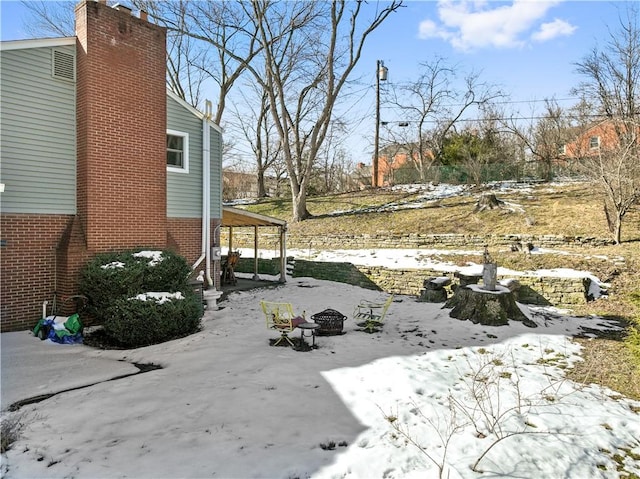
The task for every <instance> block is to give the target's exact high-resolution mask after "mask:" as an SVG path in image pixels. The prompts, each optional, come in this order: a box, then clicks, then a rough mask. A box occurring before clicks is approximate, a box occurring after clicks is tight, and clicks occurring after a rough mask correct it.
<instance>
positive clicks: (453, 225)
mask: <svg viewBox="0 0 640 479" xmlns="http://www.w3.org/2000/svg"><path fill="white" fill-rule="evenodd" d="M594 190H595V188H594V187H593V186H592V185H589V184H585V183H576V184H569V185H564V186H562V187H551V186H544V185H541V186H538V187H537V188H536V189H535V190H534V192H522V193H505V194H500V193H499V194H498V197H499V199H501V200H504V201H507V202H510V203H515V204H517V205H519V206H521V207H522V208H523V209H524V212H515V213H514V212H508V211H505V210H497V209H496V210H488V211H483V212H480V213H474V212H473V210H474V206H475V202H476V200H477V198H478V195H479V194H480V193H481V191H475V192H473V191H471V192H468V193H467V194H465V195H461V196H457V197H453V198H447V199H442V200H437V201H433V202H430V203H427V204H425V205H424V207H422V208H419V209H405V210H399V211H386V212H382V213H376V212H369V211H366V210H365V208H372V207H379V206H382V205H387V204H392V203H393V204H402V203H409V202H412V201H414V200H416V199H417V198H418V197H419V196H420V195H419V194H416V193H405V192H402V191H395V192H394V191H389V190H383V191H374V190H364V191H358V192H353V193H342V194H338V195H326V196H318V197H311V198H308V200H307V209H308V210H309V212H310V213H311V214H312V215H313V217H312V218H310V219H308V220H306V221H304V222H302V223H291V224H290V225H289V229H290V231H291V232H292V233H296V232H304V233H305V234H340V233H343V234H344V233H352V232H353V231H359V232H361V233H369V234H375V233H379V232H391V233H402V232H407V231H409V232H412V233H418V234H430V233H466V234H471V233H473V234H508V233H523V234H535V235H543V234H551V235H555V234H563V235H568V236H582V237H585V236H593V237H597V238H609V236H610V235H609V232H608V229H607V223H606V219H605V216H604V210H603V207H602V202H601V201H600V200H599V199H598V196H597V193H594ZM247 209H248V210H250V211H253V212H256V213H262V214H266V215H269V216H274V217H276V218H280V219H284V220H287V221H290V220H291V202H290V201H289V200H286V199H273V200H264V201H261V202H259V203H256V204H253V205H249V206H247ZM363 210H364V211H363ZM336 211H341V212H344V213H343V214H342V215H335V216H328V215H329V214H330V213H334V212H336ZM623 241H624V242H627V243H628V242H640V210H638V209H636V210H635V211H632V212H630V213H629V214H628V217H627V218H625V224H624V227H623Z"/></svg>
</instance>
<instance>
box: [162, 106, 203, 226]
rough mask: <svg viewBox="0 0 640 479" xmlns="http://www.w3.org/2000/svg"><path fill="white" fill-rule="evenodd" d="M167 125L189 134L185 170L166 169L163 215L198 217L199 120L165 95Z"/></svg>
mask: <svg viewBox="0 0 640 479" xmlns="http://www.w3.org/2000/svg"><path fill="white" fill-rule="evenodd" d="M167 129H168V130H176V131H180V132H184V133H188V134H189V173H188V174H187V173H176V172H173V171H167V217H169V218H201V217H202V146H201V145H202V120H201V119H200V118H198V117H197V116H195V115H194V114H193V112H191V111H189V110H188V109H186V108H185V107H184V106H183V105H181V104H180V103H179V102H177V101H176V100H174V99H173V98H171V97H170V96H167Z"/></svg>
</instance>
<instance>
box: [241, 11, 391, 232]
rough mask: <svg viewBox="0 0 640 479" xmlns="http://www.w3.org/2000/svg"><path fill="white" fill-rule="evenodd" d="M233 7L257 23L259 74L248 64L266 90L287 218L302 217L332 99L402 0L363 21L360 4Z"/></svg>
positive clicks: (327, 125)
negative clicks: (289, 207) (289, 209)
mask: <svg viewBox="0 0 640 479" xmlns="http://www.w3.org/2000/svg"><path fill="white" fill-rule="evenodd" d="M241 5H243V6H245V7H246V8H247V9H248V10H247V13H248V16H250V17H251V18H252V19H253V21H254V25H255V28H256V29H257V32H258V35H257V38H258V41H259V42H260V45H261V47H262V60H263V62H264V67H265V70H266V75H263V74H262V73H263V70H261V69H257V68H255V67H254V66H252V65H249V69H251V71H252V73H253V74H254V77H255V80H256V81H257V82H258V83H259V84H260V85H261V86H262V87H263V89H264V90H265V91H266V92H267V94H268V96H269V106H270V111H271V116H272V118H273V121H274V124H275V125H276V128H277V130H278V134H279V136H280V140H281V142H282V149H283V154H284V159H285V163H286V165H287V172H288V175H289V183H290V187H291V194H292V200H293V217H292V221H294V222H296V221H302V220H304V219H305V218H308V217H309V216H310V213H309V212H308V210H307V189H308V186H309V182H310V180H311V176H312V171H313V167H314V165H315V163H316V161H317V159H318V154H319V152H320V150H321V147H322V145H323V143H324V141H325V139H326V137H327V132H328V130H329V127H330V125H331V121H332V120H333V119H334V118H333V110H334V107H335V105H336V102H337V100H338V97H339V95H340V93H341V91H342V90H343V88H344V86H345V83H346V81H347V79H348V78H349V76H350V75H351V73H352V71H353V69H354V67H355V66H356V64H357V63H358V61H359V59H360V56H361V53H362V48H363V45H364V43H365V41H366V39H367V37H368V36H369V35H370V34H371V32H373V31H374V30H375V29H376V28H378V27H379V26H380V25H381V24H382V22H383V21H384V20H385V19H386V18H387V17H388V16H389V15H390V14H391V13H393V12H395V11H396V10H398V8H400V6H401V5H402V2H401V0H392V1H391V2H389V3H388V4H387V5H386V6H385V7H384V8H382V9H380V10H379V11H377V12H375V13H374V15H373V18H372V19H371V20H370V21H365V20H362V19H361V18H362V16H363V8H364V7H365V4H364V3H363V2H347V1H346V0H336V1H334V2H302V1H301V2H275V1H269V0H253V1H252V2H251V4H250V5H249V4H244V3H243V4H241ZM249 9H250V10H249ZM367 10H368V11H370V10H369V9H367Z"/></svg>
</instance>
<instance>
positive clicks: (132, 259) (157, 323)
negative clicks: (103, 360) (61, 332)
mask: <svg viewBox="0 0 640 479" xmlns="http://www.w3.org/2000/svg"><path fill="white" fill-rule="evenodd" d="M190 273H191V268H190V267H189V265H188V264H187V262H186V260H185V259H184V258H182V257H181V256H179V255H177V254H175V253H173V252H171V251H165V250H163V251H160V252H158V251H151V250H143V249H137V250H132V251H123V252H112V253H103V254H99V255H97V256H96V257H95V258H93V260H91V261H90V262H89V263H88V264H87V265H86V266H85V267H84V269H83V270H82V272H81V275H80V291H81V293H82V294H83V295H85V296H87V297H88V298H89V305H88V312H89V313H90V314H92V315H93V316H94V317H95V318H96V319H97V320H98V322H100V323H102V324H103V326H104V333H105V334H106V335H107V336H108V337H109V338H110V339H111V340H112V341H113V342H115V343H118V344H120V345H122V346H126V347H138V346H146V345H149V344H156V343H159V342H163V341H167V340H170V339H174V338H177V337H182V336H185V335H187V334H191V333H194V332H196V331H197V330H198V329H199V327H200V318H201V317H202V302H201V300H200V297H199V296H197V295H195V294H194V292H193V289H192V288H191V287H190V286H189V283H188V277H189V274H190ZM150 291H157V292H162V293H168V294H174V293H175V295H174V296H173V298H172V299H170V300H163V301H159V300H156V299H154V298H153V297H151V296H149V295H150V293H148V292H150ZM142 294H147V296H148V297H146V300H140V299H135V298H136V297H138V296H139V295H142ZM178 297H180V298H181V299H177V298H178Z"/></svg>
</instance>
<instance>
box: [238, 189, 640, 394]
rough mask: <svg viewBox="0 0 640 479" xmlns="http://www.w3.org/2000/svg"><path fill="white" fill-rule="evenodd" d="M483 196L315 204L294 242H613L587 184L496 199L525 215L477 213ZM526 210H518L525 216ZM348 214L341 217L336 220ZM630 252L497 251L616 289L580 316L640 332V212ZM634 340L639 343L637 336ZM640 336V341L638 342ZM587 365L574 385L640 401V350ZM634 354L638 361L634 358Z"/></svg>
mask: <svg viewBox="0 0 640 479" xmlns="http://www.w3.org/2000/svg"><path fill="white" fill-rule="evenodd" d="M480 193H482V191H481V190H478V191H471V192H468V193H466V194H463V195H460V196H457V197H452V198H447V199H442V200H437V201H433V202H430V203H427V204H425V205H424V206H423V207H421V208H419V209H405V210H398V211H392V210H389V211H385V212H371V211H366V209H367V208H369V209H371V207H377V206H382V205H388V204H393V203H400V204H402V203H409V202H412V201H414V200H416V199H417V198H418V197H419V194H415V193H406V192H402V191H389V190H377V191H374V190H365V191H359V192H353V193H343V194H338V195H326V196H319V197H311V198H308V201H307V209H308V210H309V212H310V213H311V214H312V215H314V216H313V217H312V218H310V219H308V220H305V221H303V222H300V223H290V224H289V226H288V227H289V232H290V234H294V235H295V234H296V233H300V234H305V235H321V236H327V235H340V234H354V233H356V232H357V233H358V234H379V233H396V234H397V233H406V232H410V233H416V234H438V233H442V234H445V233H457V234H478V235H490V234H532V235H566V236H578V237H593V238H602V239H610V234H609V231H608V228H607V223H606V219H605V215H604V210H603V206H602V200H601V199H600V197H599V196H598V190H597V187H595V186H594V185H592V184H587V183H574V184H568V185H562V186H554V185H544V184H543V185H538V186H537V187H536V188H535V189H534V190H533V191H527V192H515V193H511V192H509V193H500V192H498V193H497V196H498V198H499V199H501V200H503V201H506V202H508V203H513V204H516V205H518V206H520V207H521V209H522V210H523V211H517V212H509V211H506V210H498V209H494V210H487V211H482V212H479V213H474V206H475V203H476V200H477V198H478V195H479V194H480ZM247 209H248V210H250V211H253V212H257V213H261V214H265V215H268V216H274V217H276V218H281V219H285V220H287V221H290V219H291V211H292V210H291V202H290V201H289V200H286V199H276V200H267V201H262V202H260V203H257V204H254V205H249V206H247ZM518 209H519V208H516V210H518ZM336 211H342V212H344V213H343V214H341V215H330V213H333V212H336ZM622 239H623V244H621V245H611V246H604V247H598V248H593V247H577V246H574V247H568V248H562V249H563V251H565V252H569V253H573V254H570V255H566V254H545V255H531V256H529V255H524V254H522V253H519V254H514V253H511V252H508V251H499V252H495V254H494V252H493V251H492V255H493V256H494V257H495V259H496V260H497V261H498V263H499V264H500V265H501V266H505V267H508V268H512V269H516V270H521V271H526V270H535V269H541V268H573V269H579V270H588V271H591V272H592V273H593V274H595V275H596V276H597V277H598V278H600V280H601V281H604V282H607V283H610V285H611V287H610V290H609V297H608V298H607V299H605V300H600V301H594V302H592V303H588V304H587V305H585V306H583V307H581V308H580V309H579V310H578V311H576V313H577V314H601V315H608V316H614V317H618V318H621V319H623V320H626V321H628V322H630V323H633V322H635V324H637V325H638V324H640V205H638V206H637V207H636V208H635V209H634V210H632V211H630V212H629V213H628V214H627V216H626V217H625V219H624V223H623V229H622ZM447 260H448V261H454V262H456V263H458V264H465V263H466V262H467V261H477V260H478V258H477V256H476V257H465V256H463V255H459V256H454V257H451V256H447ZM630 337H633V335H631V336H630ZM638 337H640V335H637V336H636V339H635V341H640V340H639V339H637V338H638ZM581 344H582V345H583V346H584V348H585V350H584V358H585V363H584V365H581V366H580V367H579V368H578V369H577V370H576V373H575V375H574V378H576V379H577V378H580V377H583V378H584V376H585V374H586V371H589V372H590V376H589V378H588V379H587V380H588V381H591V382H598V383H600V384H603V385H606V386H608V387H610V388H612V389H615V390H617V391H619V392H620V393H622V394H624V395H627V396H630V397H634V398H636V399H640V357H639V354H638V351H640V344H635V345H634V344H630V343H629V346H630V347H625V344H624V342H623V341H621V340H620V338H618V339H617V340H611V339H594V340H588V341H587V340H581ZM633 351H635V354H634V353H633Z"/></svg>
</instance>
